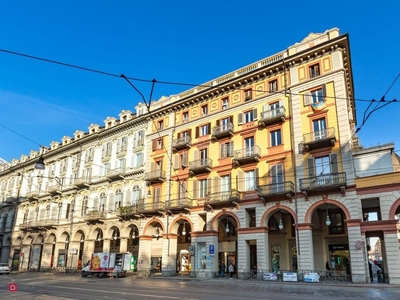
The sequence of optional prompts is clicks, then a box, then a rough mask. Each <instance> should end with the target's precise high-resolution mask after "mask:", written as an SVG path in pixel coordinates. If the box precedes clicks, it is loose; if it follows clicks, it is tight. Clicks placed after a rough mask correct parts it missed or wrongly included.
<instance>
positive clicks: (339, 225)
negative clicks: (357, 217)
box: [328, 212, 345, 234]
mask: <svg viewBox="0 0 400 300" xmlns="http://www.w3.org/2000/svg"><path fill="white" fill-rule="evenodd" d="M329 219H330V220H331V225H330V226H328V227H329V234H344V233H345V232H344V224H343V214H342V212H329Z"/></svg>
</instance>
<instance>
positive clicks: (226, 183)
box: [221, 175, 231, 192]
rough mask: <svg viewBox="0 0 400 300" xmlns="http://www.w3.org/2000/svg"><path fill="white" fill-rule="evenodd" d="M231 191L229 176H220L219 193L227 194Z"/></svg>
mask: <svg viewBox="0 0 400 300" xmlns="http://www.w3.org/2000/svg"><path fill="white" fill-rule="evenodd" d="M230 190H231V176H230V175H226V176H221V192H229V191H230Z"/></svg>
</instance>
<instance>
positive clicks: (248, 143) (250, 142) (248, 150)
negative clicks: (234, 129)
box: [244, 137, 254, 157]
mask: <svg viewBox="0 0 400 300" xmlns="http://www.w3.org/2000/svg"><path fill="white" fill-rule="evenodd" d="M244 145H245V157H249V156H252V155H253V154H254V137H249V138H245V139H244Z"/></svg>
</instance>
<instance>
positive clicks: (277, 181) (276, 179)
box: [269, 164, 284, 193]
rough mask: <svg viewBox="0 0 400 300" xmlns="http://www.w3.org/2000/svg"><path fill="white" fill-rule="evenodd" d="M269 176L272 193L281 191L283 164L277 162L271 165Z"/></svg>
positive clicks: (282, 187) (282, 186)
mask: <svg viewBox="0 0 400 300" xmlns="http://www.w3.org/2000/svg"><path fill="white" fill-rule="evenodd" d="M269 173H270V177H271V184H272V186H271V190H272V192H273V193H278V192H282V191H283V189H284V185H283V182H284V178H283V165H282V164H278V165H275V166H272V167H271V170H270V172H269Z"/></svg>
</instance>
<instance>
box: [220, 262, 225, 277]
mask: <svg viewBox="0 0 400 300" xmlns="http://www.w3.org/2000/svg"><path fill="white" fill-rule="evenodd" d="M219 268H220V271H221V277H225V264H224V262H221V264H220V265H219Z"/></svg>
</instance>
